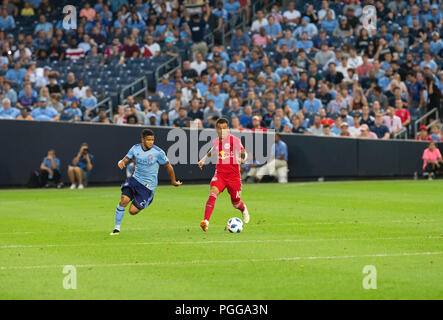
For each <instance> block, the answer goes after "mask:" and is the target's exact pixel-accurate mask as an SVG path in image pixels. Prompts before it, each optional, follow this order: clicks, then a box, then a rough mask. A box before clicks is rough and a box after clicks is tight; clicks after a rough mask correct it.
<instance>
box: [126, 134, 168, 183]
mask: <svg viewBox="0 0 443 320" xmlns="http://www.w3.org/2000/svg"><path fill="white" fill-rule="evenodd" d="M126 158H128V159H131V160H132V159H135V172H134V175H133V177H134V178H135V180H137V181H138V182H140V183H141V184H142V185H144V186H146V187H147V188H148V189H149V190H152V191H154V190H155V188H156V187H157V184H158V169H159V166H160V165H165V164H167V163H168V162H169V159H168V157H166V154H165V152H164V151H163V150H162V149H160V148H159V147H157V146H155V145H153V146H152V148H151V149H149V150H146V151H145V150H143V147H142V144H141V143H139V144H136V145H134V146H133V147H132V148H131V150H129V152H128V154H127V155H126Z"/></svg>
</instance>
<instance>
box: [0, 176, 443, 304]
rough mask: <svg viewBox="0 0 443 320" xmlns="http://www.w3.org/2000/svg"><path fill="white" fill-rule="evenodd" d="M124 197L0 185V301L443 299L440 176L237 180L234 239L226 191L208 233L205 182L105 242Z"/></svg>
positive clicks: (164, 199)
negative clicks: (367, 282) (72, 275)
mask: <svg viewBox="0 0 443 320" xmlns="http://www.w3.org/2000/svg"><path fill="white" fill-rule="evenodd" d="M119 191H120V190H119V187H107V188H89V189H84V190H67V189H63V190H1V191H0V299H442V298H443V181H379V182H330V183H328V182H326V183H295V184H293V183H291V184H287V185H277V184H260V185H251V184H248V185H244V187H243V192H242V197H243V199H244V201H245V203H246V204H247V206H248V209H249V212H250V213H251V222H250V224H249V225H247V226H246V227H245V229H244V230H243V232H242V233H240V234H230V233H228V232H226V231H224V226H225V223H226V222H227V220H228V219H229V218H231V217H234V216H240V214H239V212H238V211H237V210H235V209H234V208H232V206H231V204H230V201H229V196H228V195H227V194H226V193H223V194H222V195H221V196H219V198H218V200H217V202H216V205H215V210H214V213H213V215H212V219H211V224H210V227H209V232H207V233H203V232H202V231H201V229H200V227H199V223H200V221H201V219H202V216H203V210H204V205H205V202H206V200H207V197H208V191H209V187H208V186H206V185H192V186H191V185H189V186H186V185H183V186H182V187H180V188H174V187H170V186H160V187H158V189H157V191H156V194H155V198H154V202H153V204H152V205H151V206H150V207H149V208H148V209H146V210H144V211H143V212H141V213H140V214H138V215H137V216H131V215H129V214H128V212H126V214H125V217H124V219H123V223H122V232H121V235H120V236H119V237H111V236H109V233H110V231H112V229H113V225H114V212H115V207H116V204H117V202H118V199H119V197H120V192H119ZM66 265H72V266H75V267H76V270H77V274H76V276H77V289H76V290H66V289H64V288H63V279H64V277H65V276H66V274H64V273H63V267H64V266H66ZM367 265H372V266H374V267H375V268H376V276H377V283H376V284H377V289H371V290H366V289H364V288H363V281H364V277H365V276H366V274H363V268H364V267H365V266H367ZM371 274H372V275H374V273H371Z"/></svg>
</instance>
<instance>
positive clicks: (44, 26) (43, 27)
mask: <svg viewBox="0 0 443 320" xmlns="http://www.w3.org/2000/svg"><path fill="white" fill-rule="evenodd" d="M39 19H40V22H39V23H38V24H37V25H36V26H35V30H34V34H38V33H39V32H40V31H44V32H45V35H46V38H51V36H52V31H53V29H52V24H51V23H49V22H47V21H46V17H45V15H43V14H41V15H40V18H39Z"/></svg>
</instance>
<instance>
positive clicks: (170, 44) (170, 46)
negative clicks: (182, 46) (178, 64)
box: [162, 37, 180, 57]
mask: <svg viewBox="0 0 443 320" xmlns="http://www.w3.org/2000/svg"><path fill="white" fill-rule="evenodd" d="M162 54H164V55H165V56H169V57H178V56H179V55H180V53H179V50H178V48H177V47H176V46H175V45H174V41H173V40H172V38H171V37H167V38H166V39H165V47H164V48H163V51H162Z"/></svg>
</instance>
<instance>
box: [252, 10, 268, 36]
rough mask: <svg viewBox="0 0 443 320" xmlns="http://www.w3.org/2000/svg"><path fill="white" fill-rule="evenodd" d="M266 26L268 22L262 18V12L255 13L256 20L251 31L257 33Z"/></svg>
mask: <svg viewBox="0 0 443 320" xmlns="http://www.w3.org/2000/svg"><path fill="white" fill-rule="evenodd" d="M267 25H268V20H267V19H266V18H265V17H264V14H263V11H261V10H259V11H257V20H255V21H254V22H253V23H252V26H251V31H252V32H259V31H260V28H261V27H265V26H267Z"/></svg>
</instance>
